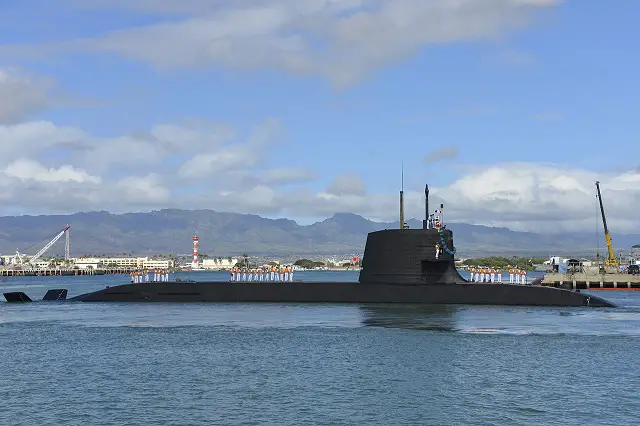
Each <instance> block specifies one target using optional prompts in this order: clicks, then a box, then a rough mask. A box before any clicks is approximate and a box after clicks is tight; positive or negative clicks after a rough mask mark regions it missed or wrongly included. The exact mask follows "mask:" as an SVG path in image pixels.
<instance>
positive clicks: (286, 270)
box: [284, 266, 289, 281]
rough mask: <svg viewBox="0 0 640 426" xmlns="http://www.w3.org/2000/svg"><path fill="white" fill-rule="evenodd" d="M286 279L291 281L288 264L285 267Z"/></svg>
mask: <svg viewBox="0 0 640 426" xmlns="http://www.w3.org/2000/svg"><path fill="white" fill-rule="evenodd" d="M284 280H285V281H289V267H288V266H285V267H284Z"/></svg>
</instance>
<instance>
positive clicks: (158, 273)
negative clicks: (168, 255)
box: [129, 269, 169, 284]
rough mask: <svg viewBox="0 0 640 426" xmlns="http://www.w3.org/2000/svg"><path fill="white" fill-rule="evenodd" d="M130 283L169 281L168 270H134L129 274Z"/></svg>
mask: <svg viewBox="0 0 640 426" xmlns="http://www.w3.org/2000/svg"><path fill="white" fill-rule="evenodd" d="M129 275H130V276H131V283H132V284H139V283H148V282H167V281H169V271H168V270H167V269H159V270H151V271H144V272H142V271H136V272H132V273H131V274H129Z"/></svg>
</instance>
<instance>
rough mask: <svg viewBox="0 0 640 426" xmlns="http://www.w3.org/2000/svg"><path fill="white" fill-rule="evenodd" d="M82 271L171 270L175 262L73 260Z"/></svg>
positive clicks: (106, 258)
mask: <svg viewBox="0 0 640 426" xmlns="http://www.w3.org/2000/svg"><path fill="white" fill-rule="evenodd" d="M71 261H72V263H73V264H74V266H77V267H78V268H80V269H87V268H91V269H99V268H103V267H116V268H132V269H170V268H173V267H175V262H174V261H173V260H167V259H162V260H156V259H150V258H148V257H85V258H74V259H71Z"/></svg>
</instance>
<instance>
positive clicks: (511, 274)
mask: <svg viewBox="0 0 640 426" xmlns="http://www.w3.org/2000/svg"><path fill="white" fill-rule="evenodd" d="M509 284H513V268H512V267H511V266H509Z"/></svg>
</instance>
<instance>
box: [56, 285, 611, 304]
mask: <svg viewBox="0 0 640 426" xmlns="http://www.w3.org/2000/svg"><path fill="white" fill-rule="evenodd" d="M69 300H72V301H80V302H178V303H185V302H244V303H253V302H266V303H403V304H411V303H421V304H475V305H529V306H591V307H612V306H615V305H613V304H611V303H610V302H608V301H606V300H604V299H601V298H599V297H596V296H591V295H588V294H584V293H577V292H574V291H569V290H564V289H558V288H552V287H538V286H525V285H517V284H497V283H493V284H491V283H469V282H460V283H447V284H422V285H403V284H382V283H375V284H366V283H359V282H302V281H293V282H224V281H217V282H216V281H213V282H162V283H141V284H125V285H120V286H115V287H109V288H105V289H103V290H99V291H96V292H93V293H87V294H83V295H80V296H76V297H74V298H71V299H69Z"/></svg>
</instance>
